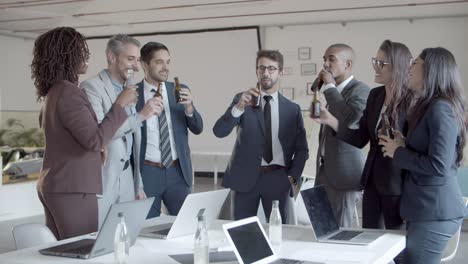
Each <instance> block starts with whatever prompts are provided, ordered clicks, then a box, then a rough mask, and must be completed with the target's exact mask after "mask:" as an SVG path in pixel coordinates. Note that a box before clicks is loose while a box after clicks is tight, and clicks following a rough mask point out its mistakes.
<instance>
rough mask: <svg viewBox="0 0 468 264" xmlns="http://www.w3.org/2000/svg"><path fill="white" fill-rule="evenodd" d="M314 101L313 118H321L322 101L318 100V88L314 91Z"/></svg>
mask: <svg viewBox="0 0 468 264" xmlns="http://www.w3.org/2000/svg"><path fill="white" fill-rule="evenodd" d="M313 92H314V99H313V100H312V116H313V117H314V118H320V100H319V99H318V88H316V89H314V90H313Z"/></svg>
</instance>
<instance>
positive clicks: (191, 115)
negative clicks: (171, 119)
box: [184, 111, 193, 117]
mask: <svg viewBox="0 0 468 264" xmlns="http://www.w3.org/2000/svg"><path fill="white" fill-rule="evenodd" d="M184 113H185V116H187V117H193V113H191V114H190V115H189V114H187V112H185V111H184Z"/></svg>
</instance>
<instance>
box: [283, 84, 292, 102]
mask: <svg viewBox="0 0 468 264" xmlns="http://www.w3.org/2000/svg"><path fill="white" fill-rule="evenodd" d="M281 94H282V95H283V96H284V97H286V98H288V99H289V100H291V101H292V100H294V87H283V88H281Z"/></svg>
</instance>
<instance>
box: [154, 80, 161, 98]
mask: <svg viewBox="0 0 468 264" xmlns="http://www.w3.org/2000/svg"><path fill="white" fill-rule="evenodd" d="M153 97H161V99H162V93H161V83H158V89H156V93H155V94H154V95H153Z"/></svg>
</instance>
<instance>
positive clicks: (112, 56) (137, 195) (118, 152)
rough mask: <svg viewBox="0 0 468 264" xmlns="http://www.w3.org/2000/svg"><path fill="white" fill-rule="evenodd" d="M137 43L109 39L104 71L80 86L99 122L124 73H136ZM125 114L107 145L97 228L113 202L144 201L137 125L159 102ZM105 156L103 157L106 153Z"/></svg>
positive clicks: (156, 109) (159, 107) (129, 109)
mask: <svg viewBox="0 0 468 264" xmlns="http://www.w3.org/2000/svg"><path fill="white" fill-rule="evenodd" d="M139 47H140V42H139V41H138V40H136V39H134V38H132V37H130V36H127V35H116V36H114V37H112V38H111V39H109V41H108V42H107V47H106V58H107V64H108V66H107V69H104V70H102V71H101V72H99V74H98V75H97V76H95V77H93V78H91V79H89V80H86V81H84V82H82V83H81V84H80V86H81V87H82V88H84V90H85V91H86V94H87V95H88V99H89V101H90V103H91V105H92V106H93V110H94V112H95V113H96V117H97V119H98V121H99V123H101V122H102V121H103V120H104V118H105V117H106V114H107V113H108V112H109V111H110V110H111V108H112V105H113V103H114V101H115V100H116V98H117V96H118V95H119V94H120V93H121V92H122V91H123V89H126V87H131V88H133V89H134V88H136V87H135V86H134V85H129V83H128V81H127V78H128V74H127V73H128V70H129V69H130V70H132V71H138V64H139V62H138V61H139V58H140V52H139ZM125 111H126V112H127V114H128V115H129V117H128V118H127V120H126V121H125V123H124V124H123V125H122V126H121V127H120V128H119V130H118V131H117V133H116V134H115V136H114V137H113V139H112V141H111V142H110V143H109V144H108V145H107V149H106V151H105V153H108V156H107V160H106V161H105V164H104V166H103V171H102V185H103V190H102V196H98V209H99V210H98V211H99V214H98V218H99V226H101V224H102V223H103V221H104V218H105V216H106V215H107V212H108V211H109V208H110V206H111V205H112V204H114V203H119V202H125V201H131V200H134V199H142V198H145V193H144V191H143V184H142V181H141V176H140V166H139V163H138V160H139V156H138V155H139V153H140V137H141V135H140V127H141V122H142V121H144V120H146V119H148V118H149V117H151V116H153V115H154V114H159V113H161V111H162V103H161V100H160V99H157V98H155V99H153V100H151V101H148V103H147V104H146V105H145V106H144V107H141V109H140V111H139V112H138V113H137V112H136V111H135V107H134V106H127V107H125ZM106 155H107V154H106Z"/></svg>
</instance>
